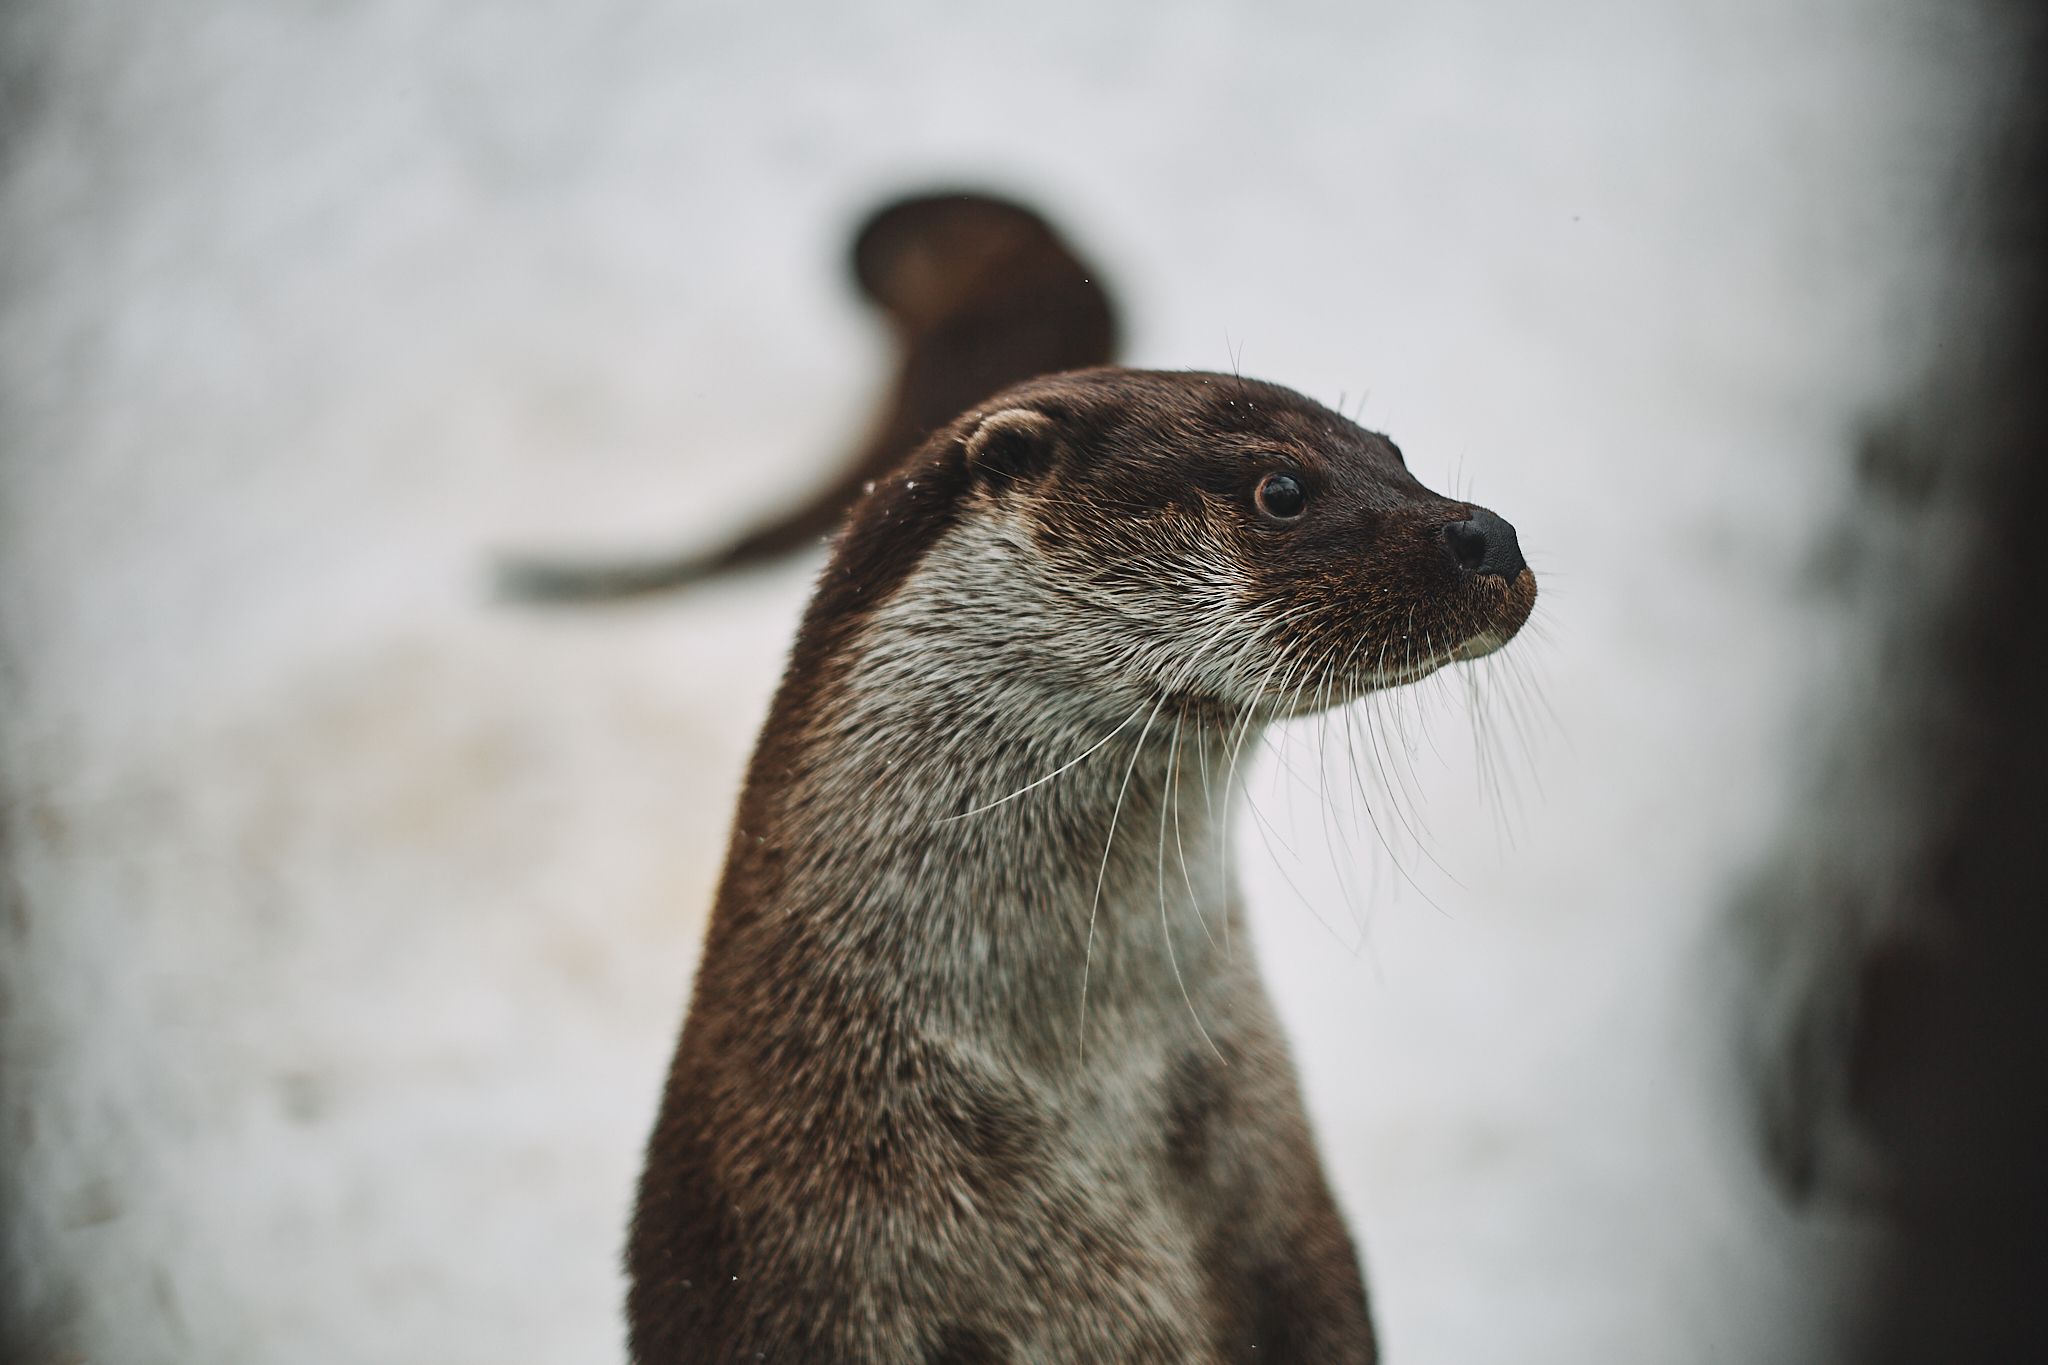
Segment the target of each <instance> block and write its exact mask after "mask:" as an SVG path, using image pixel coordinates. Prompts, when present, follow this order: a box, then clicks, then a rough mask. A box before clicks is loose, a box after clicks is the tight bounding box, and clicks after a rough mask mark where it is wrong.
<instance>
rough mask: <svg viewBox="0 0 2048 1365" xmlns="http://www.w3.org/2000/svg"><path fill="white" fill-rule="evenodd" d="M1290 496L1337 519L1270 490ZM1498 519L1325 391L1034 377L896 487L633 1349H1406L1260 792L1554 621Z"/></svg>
mask: <svg viewBox="0 0 2048 1365" xmlns="http://www.w3.org/2000/svg"><path fill="white" fill-rule="evenodd" d="M1283 470H1284V471H1288V472H1290V473H1291V474H1293V475H1294V476H1296V477H1298V479H1299V480H1300V481H1301V482H1302V483H1304V484H1305V485H1306V486H1307V488H1308V490H1309V494H1310V498H1309V505H1308V511H1307V513H1306V514H1305V515H1303V516H1301V517H1300V518H1299V519H1297V520H1293V521H1276V520H1275V519H1274V518H1272V517H1270V516H1267V515H1264V514H1262V512H1261V510H1260V507H1259V504H1258V503H1257V501H1256V499H1255V493H1254V490H1256V489H1257V487H1258V486H1259V483H1260V481H1261V480H1262V479H1263V478H1265V477H1266V476H1267V475H1268V474H1270V473H1272V472H1275V471H1283ZM1489 518H1490V514H1486V513H1484V512H1483V511H1482V510H1481V509H1475V508H1472V507H1470V506H1469V505H1466V504H1462V503H1455V502H1451V501H1449V500H1446V499H1443V498H1440V497H1438V496H1437V495H1435V494H1433V493H1430V492H1429V491H1428V490H1426V489H1424V488H1423V487H1422V486H1421V485H1420V484H1419V483H1417V482H1416V481H1415V480H1414V478H1413V477H1412V476H1411V475H1409V473H1408V471H1407V469H1406V468H1405V466H1404V465H1403V463H1402V461H1401V457H1400V453H1399V451H1398V450H1396V449H1395V448H1394V447H1393V445H1392V444H1391V443H1389V442H1387V441H1386V440H1385V439H1384V438H1382V437H1379V436H1375V435H1373V434H1371V433H1368V432H1365V431H1362V430H1360V429H1359V428H1358V427H1356V426H1354V425H1353V424H1352V423H1350V422H1348V421H1346V420H1344V419H1343V418H1341V417H1339V416H1338V415H1336V414H1335V413H1332V412H1329V411H1328V410H1326V409H1323V408H1321V407H1319V406H1317V405H1315V404H1313V403H1311V402H1309V401H1307V400H1306V399H1303V398H1301V397H1300V396H1299V395H1296V394H1293V393H1291V392H1289V391H1288V390H1285V389H1280V388H1277V387H1274V386H1271V385H1265V384H1258V383H1252V382H1247V381H1241V380H1238V379H1234V378H1230V377H1227V376H1219V375H1202V374H1147V373H1141V372H1134V371H1122V370H1097V371H1087V372H1081V373H1076V374H1069V375H1062V376H1057V377H1054V378H1051V379H1046V380H1040V381H1038V382H1035V383H1032V384H1028V385H1025V386H1022V387H1021V388H1018V389H1014V390H1011V391H1010V392H1008V393H1006V394H1003V395H1000V396H999V397H998V398H996V399H993V400H991V401H990V402H989V403H987V404H984V405H983V406H982V407H981V408H979V409H977V410H975V411H972V412H969V413H967V414H966V415H965V416H963V417H961V418H959V419H958V420H957V421H955V422H953V423H952V424H951V425H950V426H948V427H947V428H945V429H944V430H943V431H941V432H939V433H938V434H936V435H935V436H934V437H933V438H932V439H931V440H930V441H928V442H927V443H926V444H925V446H924V447H923V449H922V450H920V451H919V452H918V454H917V455H916V456H915V457H914V458H913V459H912V460H910V461H909V462H908V463H907V464H906V465H905V466H904V467H903V468H901V469H900V470H898V471H897V472H896V473H895V474H894V475H893V476H891V477H889V478H888V479H886V480H885V481H883V482H882V483H881V484H879V485H878V486H877V487H876V488H875V489H874V491H873V492H872V493H871V494H870V495H869V496H868V497H866V498H865V499H863V500H862V502H861V503H860V504H859V505H858V506H857V507H856V509H855V511H854V513H853V516H852V518H851V521H850V523H849V525H848V527H847V530H846V532H845V534H844V535H843V536H842V538H841V540H840V542H839V544H838V547H837V549H836V551H835V552H834V554H833V556H832V559H831V561H830V563H829V564H828V565H827V567H826V569H825V571H824V573H823V576H822V577H821V579H820V582H819V587H818V591H817V593H816V595H815V597H814V598H813V600H812V603H811V606H810V609H809V611H808V612H807V614H806V615H805V618H804V622H803V626H802V628H801V631H800V633H799V635H798V638H797V643H796V647H795V650H794V653H793V655H792V658H791V661H790V665H789V670H788V673H787V675H786V677H785V679H784V682H783V686H782V689H781V691H780V692H779V693H778V694H777V696H776V699H775V702H774V704H773V707H772V709H771V711H770V713H769V717H768V721H767V724H766V726H765V727H764V729H763V732H762V735H761V740H760V744H759V747H758V748H757V750H756V752H755V755H754V759H753V763H752V766H751V768H750V770H749V774H748V780H747V785H746V790H745V792H744V794H743V795H742V797H741V800H740V805H739V811H738V816H737V820H736V822H735V828H734V832H733V839H732V844H731V848H730V851H729V854H728V858H727V865H726V873H725V878H724V881H723V884H722V885H721V887H720V890H719V894H718V900H717V904H716V907H715V909H714V913H713V917H712V923H711V928H710V931H709V935H708V937H707V941H706V945H705V951H704V957H703V963H702V966H701V968H700V969H699V973H698V978H697V982H696V986H695V992H694V996H693V999H692V1001H691V1005H690V1011H689V1016H688V1019H687V1021H686V1023H685V1026H684V1030H683V1035H682V1039H681V1042H680V1044H679V1046H678V1048H677V1053H676V1058H675V1064H674V1069H673V1071H672V1073H671V1075H670V1078H669V1083H668V1088H667V1091H666V1094H665V1096H664V1100H663V1104H662V1109H661V1116H660V1119H659V1121H658V1122H657V1125H656V1127H655V1131H654V1134H653V1136H652V1139H651V1140H650V1143H649V1148H648V1161H647V1168H646V1173H645V1175H644V1177H643V1181H642V1185H641V1192H640V1202H639V1207H638V1211H637V1213H636V1216H635V1218H634V1223H633V1229H632V1234H631V1239H630V1247H629V1252H628V1260H629V1266H630V1270H631V1273H632V1277H633V1289H632V1294H631V1297H630V1301H629V1318H630V1322H631V1338H632V1349H633V1357H634V1359H635V1360H636V1361H639V1362H643V1365H654V1362H661V1363H662V1365H674V1363H675V1362H699V1361H702V1362H711V1361H719V1362H724V1361H733V1360H757V1359H759V1360H772V1361H785V1362H816V1363H817V1365H869V1363H872V1365H884V1362H887V1365H899V1363H900V1362H922V1365H942V1363H943V1365H981V1363H983V1362H1007V1363H1009V1365H1027V1363H1031V1362H1051V1361H1070V1360H1089V1361H1102V1362H1111V1361H1116V1362H1131V1363H1132V1365H1137V1363H1139V1362H1158V1365H1165V1363H1166V1362H1175V1363H1176V1365H1180V1363H1182V1362H1224V1361H1236V1362H1253V1361H1259V1362H1272V1361H1296V1362H1318V1365H1330V1363H1338V1362H1352V1363H1354V1365H1356V1363H1357V1362H1369V1361H1372V1360H1373V1359H1374V1358H1375V1347H1374V1342H1373V1334H1372V1326H1371V1321H1370V1318H1369V1316H1368V1313H1367V1307H1366V1296H1365V1290H1364V1286H1363V1282H1362V1280H1361V1278H1360V1275H1359V1271H1358V1262H1357V1257H1356V1254H1355V1252H1354V1251H1353V1248H1352V1243H1351V1240H1350V1237H1349V1235H1348V1234H1347V1233H1346V1231H1345V1229H1344V1227H1343V1224H1342V1221H1341V1218H1340V1216H1339V1215H1338V1213H1337V1210H1336V1207H1335V1205H1334V1203H1333V1201H1332V1199H1331V1197H1330V1193H1329V1190H1328V1187H1327V1184H1326V1182H1325V1179H1324V1176H1323V1172H1322V1168H1321V1164H1320V1161H1319V1159H1318V1157H1317V1155H1316V1151H1315V1147H1314V1143H1313V1140H1312V1138H1311V1135H1310V1133H1309V1129H1308V1125H1307V1122H1306V1119H1305V1117H1304V1115H1303V1112H1302V1108H1301V1103H1300V1099H1299V1096H1298V1093H1297V1088H1296V1084H1295V1080H1294V1074H1293V1068H1292V1064H1291V1062H1290V1061H1289V1059H1288V1055H1287V1050H1286V1045H1285V1043H1284V1041H1283V1040H1282V1039H1281V1036H1280V1034H1279V1031H1278V1028H1277V1026H1276V1024H1275V1022H1274V1019H1273V1016H1272V1012H1271V1008H1270V1006H1269V1005H1268V1003H1267V1001H1266V998H1265V994H1264V991H1263V988H1262V987H1261V986H1260V984H1259V981H1258V976H1257V972H1256V969H1255V967H1254V965H1253V963H1252V960H1251V955H1250V953H1249V951H1248V949H1247V947H1246V944H1245V936H1244V932H1243V925H1242V923H1241V918H1240V908H1239V906H1238V903H1237V899H1236V896H1235V893H1234V892H1233V891H1232V890H1231V888H1230V886H1229V878H1228V876H1227V874H1226V873H1225V871H1224V869H1223V864H1222V857H1221V854H1222V842H1223V840H1224V838H1225V835H1226V832H1227V828H1228V823H1229V808H1230V802H1229V799H1228V787H1229V782H1230V776H1231V772H1232V771H1233V770H1234V768H1235V765H1236V762H1237V753H1238V749H1239V748H1240V747H1241V746H1242V745H1243V744H1244V743H1245V742H1246V740H1247V738H1248V737H1249V736H1250V735H1251V734H1255V733H1256V731H1257V728H1258V727H1259V726H1261V725H1263V724H1264V723H1265V722H1266V721H1267V720H1269V719H1272V718H1276V717H1280V716H1285V715H1290V714H1300V713H1304V712H1307V711H1312V710H1316V709H1320V708H1322V707H1324V706H1329V705H1334V704H1339V703H1341V702H1343V701H1346V700H1349V699H1350V698H1352V697H1354V696H1357V695H1360V694H1362V693H1363V692H1365V691H1368V690H1371V689H1372V688H1373V687H1375V686H1380V685H1385V684H1390V683H1393V682H1397V681H1403V680H1406V679H1408V678H1411V677H1414V676H1420V674H1421V673H1422V672H1426V671H1428V669H1430V668H1433V667H1437V666H1441V665H1442V664H1443V663H1445V662H1448V661H1450V660H1452V659H1453V658H1456V657H1460V656H1461V654H1476V653H1481V652H1484V651H1485V650H1486V649H1488V648H1492V647H1494V646H1495V645H1497V644H1498V643H1499V642H1500V641H1502V640H1505V639H1506V638H1507V636H1509V635H1512V634H1513V633H1514V631H1515V630H1516V629H1518V628H1519V627H1520V625H1521V623H1522V621H1523V620H1524V619H1526V617H1527V615H1528V613H1529V610H1530V608H1531V606H1532V605H1533V602H1534V598H1535V580H1534V578H1533V577H1532V576H1531V575H1530V574H1529V573H1528V570H1527V569H1526V568H1525V567H1523V566H1522V565H1521V560H1520V556H1519V553H1517V552H1515V550H1514V543H1513V532H1512V529H1511V528H1507V527H1506V526H1505V523H1499V522H1498V521H1497V519H1493V520H1491V521H1490V524H1491V525H1494V526H1497V527H1499V528H1500V530H1498V531H1495V532H1492V533H1490V539H1489V540H1488V545H1489V546H1490V547H1491V548H1490V549H1489V550H1488V552H1487V553H1488V555H1489V558H1488V559H1487V560H1486V561H1485V564H1484V565H1483V566H1482V567H1479V568H1475V567H1474V564H1475V563H1476V562H1477V556H1476V552H1474V551H1473V550H1472V549H1471V547H1470V546H1469V545H1467V547H1466V549H1465V551H1464V552H1462V557H1461V552H1460V550H1459V549H1458V548H1457V547H1458V545H1459V544H1462V543H1464V542H1461V541H1459V540H1458V539H1457V538H1458V537H1460V536H1463V537H1466V538H1467V540H1469V539H1470V538H1471V537H1472V535H1473V534H1474V532H1473V529H1472V528H1474V527H1475V526H1479V525H1482V524H1489ZM1447 527H1449V528H1450V529H1449V530H1447V529H1446V528H1447ZM1141 716H1142V717H1144V718H1145V723H1144V725H1143V727H1142V728H1141V727H1139V726H1138V725H1137V724H1136V720H1137V718H1139V717H1141ZM1169 725H1170V727H1171V729H1170V732H1169V728H1168V727H1169ZM1091 745H1093V746H1095V748H1094V749H1093V750H1091V748H1090V746H1091ZM1083 753H1087V755H1088V756H1087V757H1086V758H1085V759H1081V758H1079V756H1080V755H1082V754H1083ZM1077 760H1078V761H1077ZM1063 765H1068V766H1067V770H1066V771H1064V772H1062V773H1061V775H1060V776H1058V777H1057V778H1056V779H1054V780H1050V781H1046V780H1043V779H1044V778H1045V776H1046V775H1047V774H1050V773H1052V772H1054V771H1055V770H1056V769H1060V768H1061V767H1062V766H1063ZM1025 788H1028V790H1020V789H1025ZM1175 863H1177V864H1178V866H1172V865H1173V864H1175ZM1169 867H1171V870H1170V871H1169V870H1168V869H1169Z"/></svg>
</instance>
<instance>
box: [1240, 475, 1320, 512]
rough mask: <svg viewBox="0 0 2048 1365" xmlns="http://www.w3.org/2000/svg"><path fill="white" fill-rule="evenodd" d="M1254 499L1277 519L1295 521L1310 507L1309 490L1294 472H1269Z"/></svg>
mask: <svg viewBox="0 0 2048 1365" xmlns="http://www.w3.org/2000/svg"><path fill="white" fill-rule="evenodd" d="M1252 500H1253V501H1254V502H1256V503H1258V505H1259V510H1260V511H1261V512H1264V513H1265V514H1266V515H1267V516H1269V517H1271V518H1272V519H1273V520H1275V521H1293V520H1294V519H1295V518H1296V517H1298V516H1300V515H1301V514H1302V512H1303V511H1304V510H1305V509H1306V508H1307V507H1308V490H1307V489H1306V488H1303V487H1302V486H1301V480H1300V479H1297V478H1295V477H1294V476H1293V475H1292V474H1268V475H1267V476H1266V477H1265V478H1263V479H1261V480H1259V488H1258V491H1257V492H1256V493H1254V494H1252Z"/></svg>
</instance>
